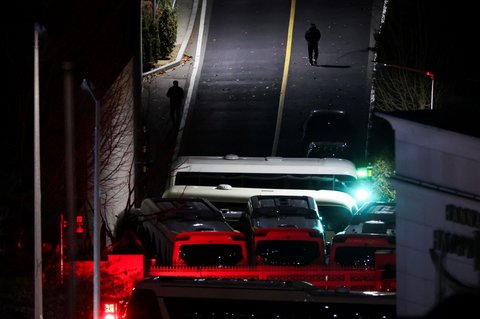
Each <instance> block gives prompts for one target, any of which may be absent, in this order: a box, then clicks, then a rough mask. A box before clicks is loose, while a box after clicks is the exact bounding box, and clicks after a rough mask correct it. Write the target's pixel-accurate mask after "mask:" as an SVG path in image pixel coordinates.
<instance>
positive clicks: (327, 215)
mask: <svg viewBox="0 0 480 319" xmlns="http://www.w3.org/2000/svg"><path fill="white" fill-rule="evenodd" d="M356 181H357V173H356V167H355V165H354V164H353V163H352V162H351V161H348V160H344V159H339V158H285V157H239V156H237V155H232V154H229V155H226V156H223V157H222V156H187V157H179V158H178V159H177V161H176V162H175V163H174V164H173V166H172V174H171V178H170V181H169V184H168V186H167V189H166V190H165V192H164V193H163V197H164V198H179V197H201V198H207V199H208V200H209V201H210V202H212V203H213V204H214V205H216V206H217V207H218V208H220V209H223V211H224V212H226V217H227V219H228V220H230V221H233V220H235V215H236V212H238V216H237V217H239V216H241V214H242V212H244V211H246V207H247V206H246V205H247V202H248V200H249V199H250V197H252V196H256V195H290V196H311V197H313V198H314V199H315V201H316V202H317V205H318V208H319V212H320V214H321V215H322V217H323V221H324V223H325V225H324V226H325V228H326V231H327V232H329V231H333V232H338V231H341V230H343V228H344V227H345V226H346V225H347V224H348V221H349V220H350V218H351V216H352V214H353V213H355V212H356V211H357V210H358V207H357V202H356V200H355V199H354V197H353V196H352V192H351V191H352V185H354V184H355V183H356ZM327 240H328V239H327Z"/></svg>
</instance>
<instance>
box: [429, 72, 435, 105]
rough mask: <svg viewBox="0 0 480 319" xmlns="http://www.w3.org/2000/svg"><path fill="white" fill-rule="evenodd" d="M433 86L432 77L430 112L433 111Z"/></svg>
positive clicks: (433, 79)
mask: <svg viewBox="0 0 480 319" xmlns="http://www.w3.org/2000/svg"><path fill="white" fill-rule="evenodd" d="M434 84H435V78H434V77H433V75H432V93H431V95H430V110H433V87H434Z"/></svg>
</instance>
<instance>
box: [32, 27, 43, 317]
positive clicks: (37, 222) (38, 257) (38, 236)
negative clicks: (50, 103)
mask: <svg viewBox="0 0 480 319" xmlns="http://www.w3.org/2000/svg"><path fill="white" fill-rule="evenodd" d="M42 31H43V27H42V26H41V25H40V24H38V23H35V26H34V46H33V50H34V54H33V56H34V57H33V61H34V62H33V64H34V75H33V77H34V80H33V82H34V84H33V87H34V95H35V96H34V107H33V108H34V111H33V113H34V115H33V116H34V123H33V131H34V136H33V144H34V147H33V148H34V150H33V154H34V155H33V157H34V160H33V166H34V167H33V170H34V173H33V175H34V181H33V184H34V185H33V189H34V204H33V206H34V238H35V240H34V243H35V244H34V250H35V253H34V254H35V265H34V267H35V268H34V273H35V274H34V275H35V317H34V318H35V319H41V318H43V294H42V289H43V287H42V272H43V270H42V204H41V182H40V84H39V82H40V80H39V73H40V72H39V57H38V56H39V54H38V35H39V33H40V32H42Z"/></svg>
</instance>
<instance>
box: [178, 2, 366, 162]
mask: <svg viewBox="0 0 480 319" xmlns="http://www.w3.org/2000/svg"><path fill="white" fill-rule="evenodd" d="M292 1H293V0H292ZM292 1H291V0H263V1H255V0H243V1H209V2H208V7H207V14H206V24H205V33H204V36H203V39H204V41H203V44H202V48H204V49H203V50H202V57H201V63H200V67H199V70H200V71H199V72H198V76H197V77H196V79H195V82H194V86H195V88H194V96H193V97H192V99H191V102H190V106H189V113H188V118H187V122H186V127H185V130H184V131H183V136H182V137H183V138H182V143H181V147H180V151H179V154H180V155H224V154H227V153H235V154H238V155H241V156H269V155H276V156H292V157H293V156H300V157H302V156H304V154H305V150H304V149H303V147H302V145H301V144H300V139H301V128H302V125H303V122H304V121H305V119H306V118H307V116H308V114H309V112H310V111H311V110H312V109H315V108H332V109H342V110H346V111H348V112H349V114H350V116H351V118H352V119H353V122H352V133H353V135H354V136H355V140H354V143H353V147H354V153H355V154H357V155H358V159H359V161H361V160H362V159H363V156H364V154H365V143H366V137H367V124H368V113H369V101H370V73H371V70H370V69H371V65H370V62H369V61H370V60H371V59H372V57H371V52H370V51H369V50H368V48H369V47H370V39H371V20H372V2H373V0H358V1H351V0H322V1H318V0H316V1H315V0H309V1H306V0H302V1H293V3H294V4H295V5H294V14H292V15H291V12H292V11H291V8H292ZM310 23H316V24H317V27H318V28H319V29H320V31H321V33H322V38H321V40H320V45H319V47H320V50H319V59H318V66H310V65H309V63H308V58H307V45H306V41H305V39H304V33H305V31H306V29H307V28H308V27H309V25H310ZM289 25H290V26H291V29H290V30H291V33H289ZM289 35H290V36H291V38H290V39H291V47H290V48H291V51H290V54H289V53H288V48H289V45H288V44H289ZM288 59H290V61H289V63H288V64H286V61H287V60H288ZM281 94H284V96H283V98H284V100H283V101H284V102H283V103H280V100H281ZM279 114H280V115H281V116H280V117H279V119H278V121H277V117H278V116H279Z"/></svg>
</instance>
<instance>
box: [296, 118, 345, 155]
mask: <svg viewBox="0 0 480 319" xmlns="http://www.w3.org/2000/svg"><path fill="white" fill-rule="evenodd" d="M349 132H350V124H349V117H348V114H347V113H346V112H345V111H342V110H319V109H317V110H313V111H312V112H310V115H309V116H308V118H307V120H306V121H305V124H304V126H303V135H302V144H303V145H305V147H306V149H307V151H306V157H319V158H323V157H339V158H349V152H350V147H351V146H350V144H351V141H350V139H351V137H350V135H349Z"/></svg>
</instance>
